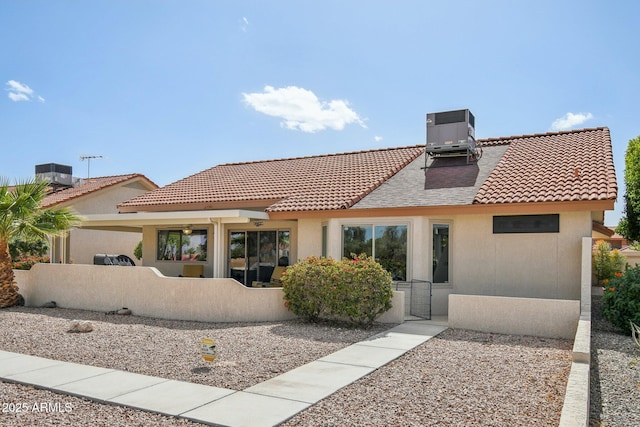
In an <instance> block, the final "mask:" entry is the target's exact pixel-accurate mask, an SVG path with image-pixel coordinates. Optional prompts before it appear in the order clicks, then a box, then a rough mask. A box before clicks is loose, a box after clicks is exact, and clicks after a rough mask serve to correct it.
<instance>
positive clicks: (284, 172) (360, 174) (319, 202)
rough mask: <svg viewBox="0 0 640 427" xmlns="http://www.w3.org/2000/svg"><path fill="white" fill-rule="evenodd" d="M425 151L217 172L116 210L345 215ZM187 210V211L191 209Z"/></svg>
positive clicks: (282, 161)
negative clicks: (239, 209)
mask: <svg viewBox="0 0 640 427" xmlns="http://www.w3.org/2000/svg"><path fill="white" fill-rule="evenodd" d="M423 148H424V147H423V146H412V147H399V148H389V149H379V150H368V151H359V152H353V153H339V154H331V155H320V156H309V157H297V158H289V159H278V160H268V161H258V162H247V163H231V164H223V165H219V166H215V167H213V168H211V169H207V170H205V171H203V172H200V173H197V174H195V175H192V176H189V177H187V178H184V179H182V180H180V181H176V182H174V183H172V184H169V185H167V186H165V187H162V188H159V189H157V190H154V191H151V192H149V193H146V194H143V195H140V196H138V197H136V198H134V199H131V200H128V201H126V202H124V203H122V204H120V205H119V207H120V208H121V209H122V208H124V209H125V210H145V209H149V208H151V207H153V208H155V209H168V208H170V207H171V205H174V206H175V205H181V206H182V208H184V207H185V205H186V207H187V208H193V209H202V208H205V209H212V208H216V207H220V206H229V205H230V204H231V203H233V202H243V203H244V206H247V204H246V203H247V202H249V203H254V204H253V206H254V207H267V209H266V210H267V211H270V212H284V211H309V210H312V211H317V210H328V209H347V208H349V207H351V206H352V205H353V204H354V203H356V202H357V201H358V200H360V199H361V198H362V197H364V196H365V195H367V194H369V193H370V192H371V191H372V190H374V189H375V188H376V187H378V186H379V185H380V184H382V183H383V182H384V181H385V180H387V179H389V178H390V177H391V176H393V175H394V174H395V173H396V172H398V171H399V170H400V169H402V168H403V167H404V166H406V165H407V164H409V163H410V162H411V161H412V160H414V159H415V158H416V157H418V156H419V155H420V154H422V152H423ZM189 206H190V207H189Z"/></svg>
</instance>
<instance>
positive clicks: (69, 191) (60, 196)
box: [42, 173, 158, 208]
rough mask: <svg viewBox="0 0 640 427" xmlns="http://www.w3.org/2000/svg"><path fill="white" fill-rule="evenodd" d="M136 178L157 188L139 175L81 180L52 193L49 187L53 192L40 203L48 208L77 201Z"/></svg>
mask: <svg viewBox="0 0 640 427" xmlns="http://www.w3.org/2000/svg"><path fill="white" fill-rule="evenodd" d="M136 178H141V179H143V180H145V181H146V182H148V183H149V185H150V186H151V187H153V188H157V187H158V186H157V185H156V184H155V183H154V182H153V181H151V180H149V179H148V178H147V177H145V176H144V175H142V174H139V173H132V174H127V175H114V176H102V177H95V178H83V179H82V180H81V182H80V183H79V184H78V185H76V186H74V187H68V188H63V189H60V190H58V191H54V188H53V187H51V188H52V191H53V192H51V193H49V194H48V195H47V196H46V197H45V198H44V200H43V201H42V207H44V208H48V207H51V206H54V205H57V204H60V203H65V202H68V201H71V200H74V199H77V198H78V197H82V196H86V195H88V194H91V193H95V192H96V191H100V190H103V189H105V188H108V187H112V186H114V185H117V184H121V183H124V182H127V181H133V180H135V179H136Z"/></svg>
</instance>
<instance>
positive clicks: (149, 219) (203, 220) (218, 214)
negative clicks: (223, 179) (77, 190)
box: [79, 209, 269, 233]
mask: <svg viewBox="0 0 640 427" xmlns="http://www.w3.org/2000/svg"><path fill="white" fill-rule="evenodd" d="M268 219H269V215H268V214H267V213H266V212H260V211H250V210H243V209H225V210H198V211H175V212H135V213H118V214H96V215H83V216H82V221H81V223H80V226H79V228H83V229H91V230H110V231H130V232H137V233H139V232H142V227H143V226H145V225H156V226H167V225H175V226H177V227H185V226H194V225H203V224H214V223H221V224H242V223H248V222H251V221H253V220H268Z"/></svg>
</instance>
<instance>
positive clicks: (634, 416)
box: [590, 296, 640, 427]
mask: <svg viewBox="0 0 640 427" xmlns="http://www.w3.org/2000/svg"><path fill="white" fill-rule="evenodd" d="M601 305H602V297H600V296H593V297H592V299H591V414H590V418H591V420H590V425H591V426H602V427H605V426H606V427H614V426H620V427H623V426H624V427H626V426H639V425H640V348H638V346H636V344H635V342H634V341H633V339H632V338H631V334H630V333H625V332H623V331H622V330H620V329H618V328H617V327H615V326H613V325H612V324H611V323H609V322H608V321H606V320H605V319H603V318H602V316H601V315H600V306H601Z"/></svg>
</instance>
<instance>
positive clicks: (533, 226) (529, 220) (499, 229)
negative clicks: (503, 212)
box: [493, 214, 560, 234]
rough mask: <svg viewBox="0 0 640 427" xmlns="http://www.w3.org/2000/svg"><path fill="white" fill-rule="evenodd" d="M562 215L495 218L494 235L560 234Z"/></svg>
mask: <svg viewBox="0 0 640 427" xmlns="http://www.w3.org/2000/svg"><path fill="white" fill-rule="evenodd" d="M559 232H560V215H558V214H550V215H507V216H494V217H493V234H509V233H559Z"/></svg>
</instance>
